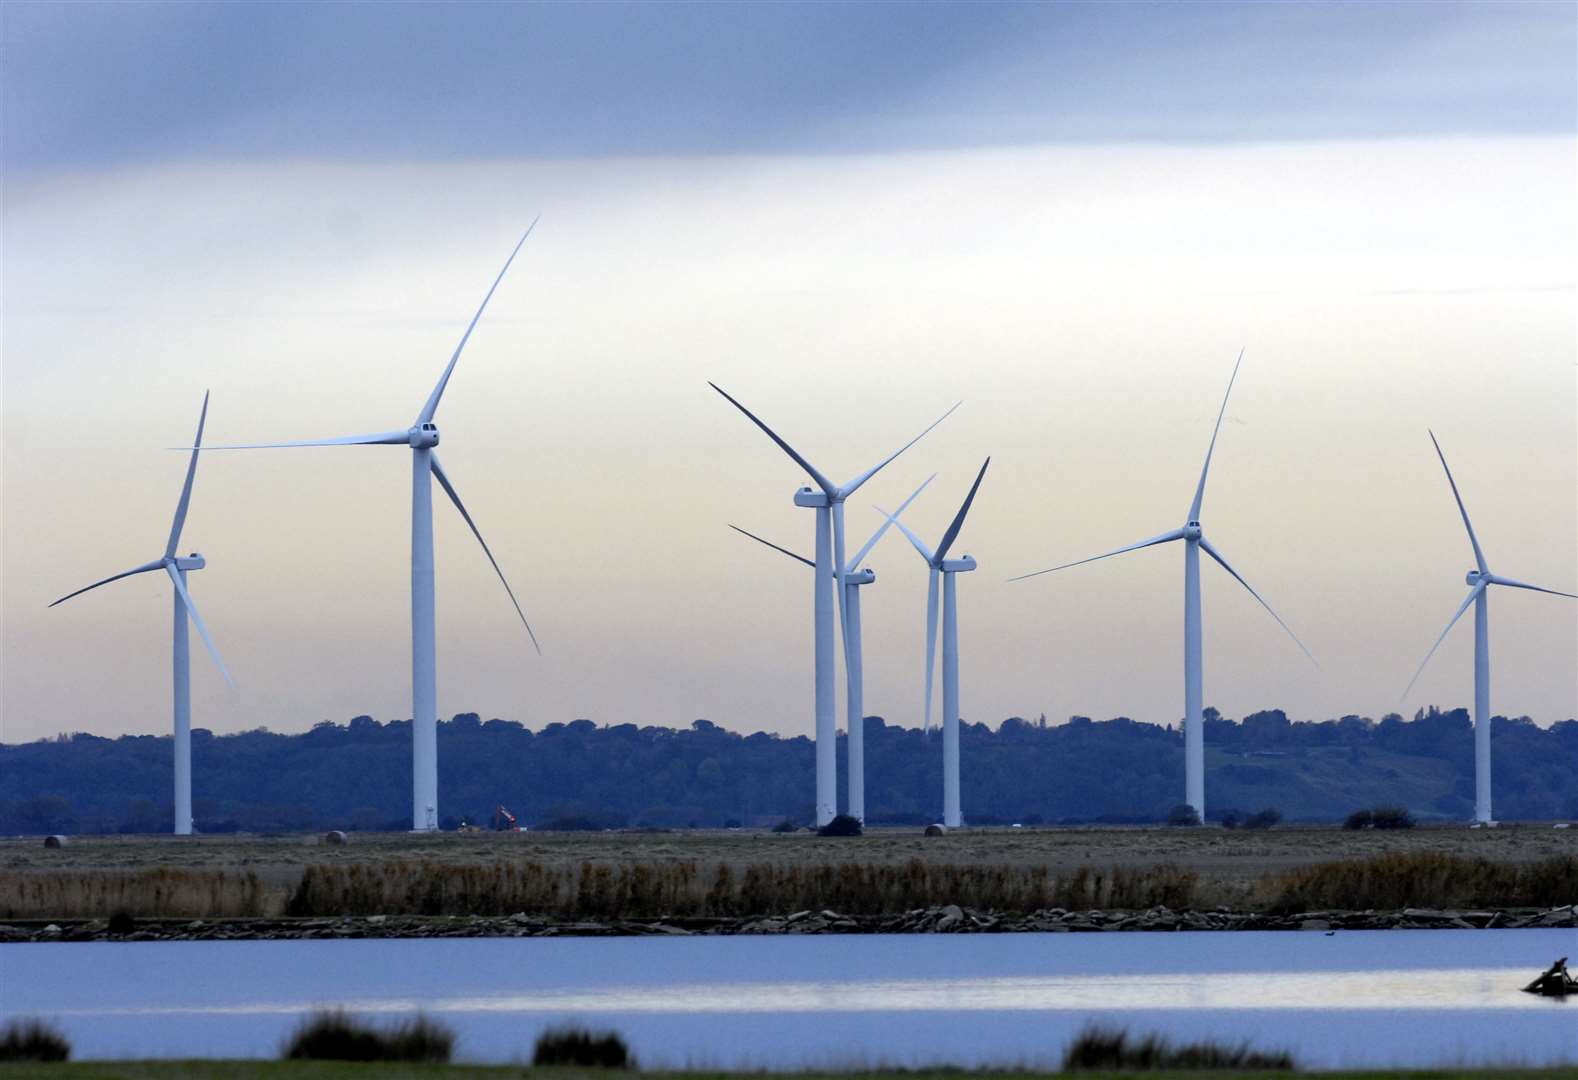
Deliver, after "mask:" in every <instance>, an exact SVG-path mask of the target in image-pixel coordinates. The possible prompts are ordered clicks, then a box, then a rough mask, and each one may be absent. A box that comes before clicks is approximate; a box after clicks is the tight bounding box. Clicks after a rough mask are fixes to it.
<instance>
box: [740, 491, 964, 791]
mask: <svg viewBox="0 0 1578 1080" xmlns="http://www.w3.org/2000/svg"><path fill="white" fill-rule="evenodd" d="M934 479H936V477H935V476H931V477H928V478H927V479H926V480H925V481H924V482H923V483H922V484H921V486H920V487H918V488H916V489H915V491H914V494H912V495H910V497H909V498H907V499H905V500H904V504H903V505H902V506H900V507H899V509H898V513H900V514H902V513H904V510H905V507H907V506H909V504H910V503H912V502H914V501H915V496H916V495H919V494H920V493H921V492H922V491H924V490H925V489H926V485H927V484H929V483H931V482H932V480H934ZM891 524H893V521H892V519H888V520H886V521H884V522H883V523H882V525H881V526H880V527H879V528H878V529H877V531H876V532H874V533H872V534H871V539H869V540H867V541H866V542H865V544H864V545H863V546H862V547H861V549H860V550H859V551H858V552H856V553H855V557H854V558H852V559H850V560H849V562H848V563H847V564H846V565H845V566H844V567H843V578H844V634H845V641H844V655H845V656H846V658H847V663H846V665H845V671H844V681H845V683H846V687H847V691H848V697H847V706H846V708H845V713H844V723H845V727H844V730H845V732H846V734H847V736H848V740H849V742H848V746H849V775H848V777H846V780H845V782H846V785H847V789H848V792H847V795H846V798H845V802H846V805H847V808H848V813H849V814H850V816H851V817H855V818H858V819H859V820H860V821H861V822H864V821H865V820H866V731H865V728H866V725H865V719H866V704H865V660H864V657H863V653H862V649H861V638H860V587H861V586H862V585H870V584H871V583H872V582H873V581H876V580H877V574H876V571H875V570H862V569H860V564H861V563H862V562H864V561H865V558H866V556H867V555H869V554H870V553H871V549H872V548H874V547H876V545H877V541H878V540H881V539H882V534H883V533H885V532H887V531H888V526H889V525H891ZM729 528H731V529H733V530H734V531H735V532H737V533H743V534H744V535H746V536H749V537H750V538H751V539H752V540H755V541H756V542H757V543H760V544H766V545H767V546H768V547H770V548H772V549H773V550H774V551H778V552H782V553H783V554H785V555H787V556H789V557H790V558H791V559H796V560H798V561H800V562H803V563H805V565H807V566H809V567H810V568H811V569H812V570H815V569H816V563H814V562H812V561H811V560H810V559H808V558H806V557H805V556H804V555H798V554H796V553H795V552H793V551H790V550H789V549H788V548H785V547H780V546H778V545H777V544H775V543H773V542H772V541H771V540H764V539H762V538H761V537H760V536H757V535H756V534H755V533H753V532H747V531H746V530H745V529H742V528H740V527H739V526H738V525H730V526H729Z"/></svg>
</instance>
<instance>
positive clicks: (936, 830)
mask: <svg viewBox="0 0 1578 1080" xmlns="http://www.w3.org/2000/svg"><path fill="white" fill-rule="evenodd" d="M926 835H927V836H947V835H948V829H947V827H946V826H943V825H928V826H926Z"/></svg>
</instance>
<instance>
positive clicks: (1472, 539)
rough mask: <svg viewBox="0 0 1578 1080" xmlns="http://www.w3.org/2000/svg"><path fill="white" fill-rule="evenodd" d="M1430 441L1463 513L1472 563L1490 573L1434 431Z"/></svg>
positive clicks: (1453, 495)
mask: <svg viewBox="0 0 1578 1080" xmlns="http://www.w3.org/2000/svg"><path fill="white" fill-rule="evenodd" d="M1430 441H1431V443H1433V444H1434V445H1435V448H1436V457H1438V458H1440V459H1441V467H1442V468H1443V469H1446V474H1447V483H1448V484H1450V485H1452V497H1453V498H1454V499H1456V500H1457V512H1458V513H1460V514H1462V515H1463V528H1465V529H1467V530H1468V542H1469V543H1470V544H1472V545H1474V563H1475V565H1477V566H1478V567H1479V572H1480V573H1481V574H1488V573H1490V568H1489V567H1487V566H1486V565H1485V553H1484V552H1483V551H1481V550H1479V537H1477V536H1475V535H1474V526H1473V525H1471V524H1469V520H1468V509H1467V508H1466V507H1464V505H1463V496H1461V495H1459V494H1458V493H1457V481H1456V480H1454V479H1452V470H1451V469H1448V468H1447V463H1446V455H1445V454H1443V453H1442V452H1441V444H1440V443H1438V442H1436V433H1435V432H1433V431H1432V432H1430Z"/></svg>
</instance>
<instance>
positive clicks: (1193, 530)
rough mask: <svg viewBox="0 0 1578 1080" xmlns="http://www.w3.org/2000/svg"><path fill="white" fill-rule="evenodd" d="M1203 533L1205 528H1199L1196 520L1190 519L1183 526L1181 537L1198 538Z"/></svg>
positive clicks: (1186, 538) (1187, 538)
mask: <svg viewBox="0 0 1578 1080" xmlns="http://www.w3.org/2000/svg"><path fill="white" fill-rule="evenodd" d="M1204 535H1205V530H1204V529H1202V528H1200V523H1199V522H1198V521H1191V522H1189V524H1187V525H1185V526H1184V527H1183V538H1184V539H1185V540H1198V539H1200V537H1202V536H1204Z"/></svg>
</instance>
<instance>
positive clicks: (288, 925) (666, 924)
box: [0, 904, 1578, 943]
mask: <svg viewBox="0 0 1578 1080" xmlns="http://www.w3.org/2000/svg"><path fill="white" fill-rule="evenodd" d="M1524 927H1537V928H1544V929H1552V928H1564V927H1565V928H1578V906H1575V905H1572V904H1569V905H1567V906H1565V907H1558V908H1551V909H1548V910H1545V909H1539V908H1509V909H1502V910H1492V911H1455V910H1453V911H1441V910H1435V909H1430V908H1404V909H1403V910H1402V911H1302V912H1297V913H1293V914H1280V915H1269V914H1264V913H1260V912H1235V911H1228V910H1226V909H1218V910H1214V911H1172V910H1170V909H1168V908H1165V907H1156V908H1151V909H1149V910H1146V911H1094V910H1093V911H1065V910H1063V909H1062V908H1046V909H1043V910H1041V911H1032V912H1028V913H1025V912H999V911H977V910H974V909H971V908H963V907H959V906H958V905H957V904H947V905H944V906H942V907H931V908H918V909H916V910H914V911H907V912H905V913H903V914H901V915H846V914H840V913H839V912H836V911H825V910H824V911H796V912H794V913H792V914H789V915H770V916H747V917H728V916H718V917H706V918H697V917H685V918H680V917H675V918H668V919H640V920H621V919H611V920H581V921H572V920H565V919H560V918H553V917H549V916H546V915H528V914H526V913H524V912H519V913H516V914H514V915H504V916H484V915H448V916H443V915H439V916H422V915H365V916H364V915H342V916H338V917H320V918H294V919H192V920H186V919H132V920H130V921H129V923H128V921H127V920H124V919H118V920H117V921H116V930H115V931H111V929H110V923H109V920H107V919H91V920H71V919H59V920H56V921H54V922H43V921H26V922H23V921H17V922H13V923H10V924H0V943H8V942H58V941H243V940H245V941H257V940H278V941H303V940H314V939H325V940H344V939H351V938H437V937H500V938H502V937H639V936H655V935H686V934H1004V933H1105V932H1115V931H1140V932H1160V931H1178V930H1303V931H1320V932H1326V933H1330V932H1335V931H1337V930H1452V929H1456V930H1475V929H1507V930H1513V929H1520V928H1524Z"/></svg>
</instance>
